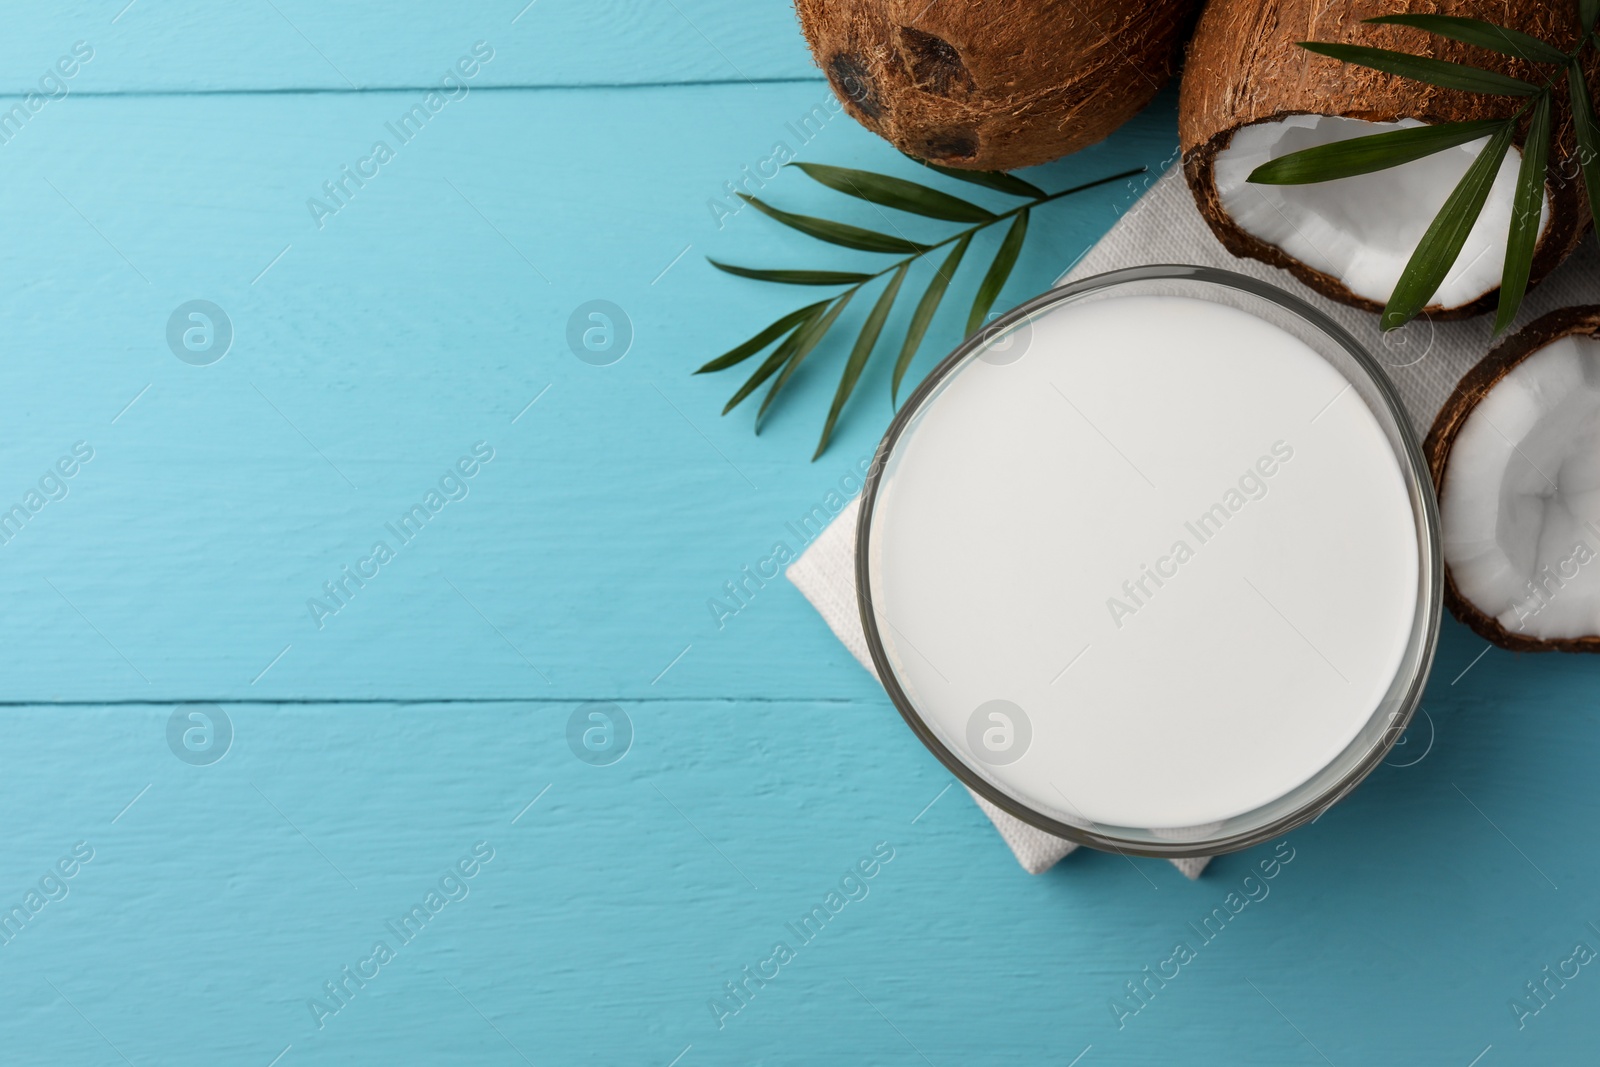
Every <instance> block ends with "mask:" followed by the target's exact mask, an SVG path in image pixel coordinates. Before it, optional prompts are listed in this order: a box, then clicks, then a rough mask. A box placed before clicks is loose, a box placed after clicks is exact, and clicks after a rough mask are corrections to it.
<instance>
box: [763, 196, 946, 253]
mask: <svg viewBox="0 0 1600 1067" xmlns="http://www.w3.org/2000/svg"><path fill="white" fill-rule="evenodd" d="M739 199H740V200H743V201H744V202H745V203H747V204H749V205H750V206H751V207H753V208H755V209H756V210H757V211H759V212H761V213H762V214H763V215H765V216H767V217H768V218H770V219H776V220H777V221H778V222H781V223H783V224H784V225H785V226H788V227H789V228H790V229H794V230H799V231H800V232H801V233H803V234H805V235H806V236H807V237H815V238H816V239H817V240H819V241H827V242H828V243H829V244H835V245H843V246H844V247H845V248H855V249H859V250H860V251H862V252H899V253H908V252H909V253H920V252H926V251H927V250H928V249H929V248H930V247H931V246H929V245H923V244H918V243H917V242H915V241H908V240H906V239H905V238H904V237H891V236H890V235H889V234H886V233H878V232H877V231H875V230H864V229H862V228H861V227H860V226H851V225H850V224H848V223H844V222H834V221H833V220H831V219H819V218H816V217H814V216H812V215H795V214H792V213H790V212H788V211H784V210H782V209H780V208H775V207H773V206H772V205H771V204H768V203H764V202H763V201H761V200H758V199H756V198H755V197H753V196H750V195H748V194H746V193H740V194H739Z"/></svg>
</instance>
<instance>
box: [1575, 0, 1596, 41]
mask: <svg viewBox="0 0 1600 1067" xmlns="http://www.w3.org/2000/svg"><path fill="white" fill-rule="evenodd" d="M1596 15H1600V0H1578V22H1579V24H1581V25H1582V26H1583V32H1584V33H1593V32H1594V20H1595V16H1596Z"/></svg>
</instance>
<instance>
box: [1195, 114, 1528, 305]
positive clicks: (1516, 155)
mask: <svg viewBox="0 0 1600 1067" xmlns="http://www.w3.org/2000/svg"><path fill="white" fill-rule="evenodd" d="M1420 125H1422V123H1421V122H1419V121H1418V120H1416V119H1404V120H1401V121H1399V122H1368V121H1366V120H1364V119H1349V118H1342V117H1339V116H1334V115H1293V116H1290V117H1288V118H1284V119H1277V120H1273V121H1269V122H1261V123H1256V124H1254V125H1251V126H1246V127H1243V128H1242V129H1240V130H1238V131H1237V132H1235V133H1234V135H1233V138H1232V140H1231V142H1230V143H1229V144H1228V145H1227V147H1225V148H1223V149H1222V150H1221V151H1220V152H1218V153H1217V157H1216V163H1215V180H1216V188H1217V195H1218V197H1219V198H1220V200H1221V202H1222V207H1223V209H1224V210H1225V211H1226V212H1227V213H1228V215H1229V216H1230V217H1231V218H1232V219H1233V221H1234V222H1235V223H1237V224H1238V225H1239V227H1240V228H1241V229H1242V230H1244V231H1245V232H1246V233H1248V234H1250V235H1251V236H1253V237H1256V238H1258V239H1259V240H1261V241H1264V242H1265V243H1267V244H1269V245H1272V246H1275V247H1277V248H1279V249H1281V250H1282V251H1283V252H1285V253H1286V254H1287V255H1289V256H1291V257H1293V258H1294V259H1296V260H1299V261H1300V262H1301V263H1304V264H1305V265H1306V266H1308V267H1311V268H1312V269H1314V270H1317V271H1319V272H1321V273H1323V274H1326V275H1328V276H1330V277H1332V278H1333V279H1335V280H1337V281H1338V282H1340V283H1341V284H1342V285H1343V286H1344V287H1345V288H1346V289H1348V290H1349V291H1350V292H1352V293H1354V294H1355V295H1356V296H1359V297H1363V298H1365V299H1367V300H1370V301H1373V302H1374V303H1378V304H1383V303H1386V302H1387V301H1388V299H1389V294H1390V293H1391V292H1393V291H1394V287H1395V283H1396V282H1398V281H1399V280H1400V273H1401V271H1402V270H1404V269H1405V265H1406V263H1407V262H1408V261H1409V260H1410V258H1411V253H1412V252H1413V251H1414V250H1415V249H1416V246H1417V244H1418V242H1420V241H1421V240H1422V236H1423V234H1424V233H1425V232H1427V229H1428V225H1429V223H1431V222H1432V221H1433V217H1434V215H1436V214H1437V213H1438V211H1439V208H1440V207H1442V206H1443V204H1444V202H1445V199H1446V198H1447V197H1448V196H1449V195H1450V192H1451V190H1453V189H1454V188H1455V186H1456V183H1457V182H1459V181H1460V180H1461V176H1462V175H1463V174H1465V173H1466V170H1467V167H1468V166H1470V165H1471V163H1472V161H1473V160H1474V159H1476V158H1477V156H1478V153H1479V152H1480V151H1481V150H1482V149H1483V146H1484V144H1486V143H1487V141H1488V138H1487V137H1485V138H1483V139H1482V140H1478V141H1472V142H1469V143H1468V144H1465V145H1461V146H1460V147H1457V148H1452V149H1447V150H1446V151H1443V152H1438V153H1435V154H1434V155H1431V156H1426V157H1424V158H1422V159H1418V160H1413V161H1412V162H1410V163H1407V164H1404V165H1402V166H1399V167H1392V168H1390V169H1388V170H1382V171H1376V172H1374V173H1372V174H1360V175H1356V176H1355V177H1351V178H1340V179H1338V180H1336V181H1331V182H1317V183H1313V184H1310V185H1252V184H1250V183H1249V182H1248V181H1246V178H1247V177H1248V176H1249V174H1250V172H1251V171H1253V170H1255V169H1256V168H1257V167H1259V166H1261V165H1262V164H1263V163H1267V162H1269V161H1270V160H1274V159H1277V158H1279V157H1280V156H1285V155H1288V154H1289V153H1291V152H1298V151H1300V150H1302V149H1306V148H1314V147H1317V146H1318V145H1324V144H1332V143H1334V142H1337V141H1344V140H1348V139H1350V138H1352V137H1363V136H1366V135H1368V134H1374V133H1382V132H1384V131H1386V130H1398V129H1404V128H1406V127H1412V126H1420ZM1520 165H1521V152H1520V151H1519V150H1517V149H1516V148H1513V149H1512V150H1511V151H1510V152H1508V153H1507V154H1506V158H1505V159H1504V160H1503V161H1502V162H1501V164H1500V170H1499V173H1498V174H1497V175H1496V177H1495V180H1494V185H1493V187H1492V188H1491V189H1490V191H1489V198H1488V200H1487V202H1486V203H1485V204H1484V208H1483V212H1482V214H1481V215H1479V216H1478V220H1477V222H1476V224H1474V226H1473V227H1472V231H1471V232H1470V233H1469V234H1468V236H1467V243H1466V245H1465V246H1464V247H1463V248H1462V250H1461V255H1460V256H1459V257H1458V258H1457V259H1456V263H1455V266H1454V267H1453V268H1452V270H1451V272H1450V274H1449V275H1447V276H1446V278H1445V280H1444V282H1443V283H1442V284H1441V285H1440V286H1439V289H1438V291H1437V292H1436V293H1434V295H1433V299H1432V300H1431V301H1430V302H1429V303H1430V304H1431V305H1434V306H1439V307H1443V308H1455V307H1460V306H1462V305H1464V304H1470V303H1471V302H1473V301H1474V300H1477V299H1478V298H1479V297H1481V296H1483V295H1484V294H1486V293H1489V292H1491V291H1493V290H1494V289H1496V288H1497V287H1498V286H1499V284H1500V275H1501V272H1502V269H1503V268H1504V266H1505V252H1506V246H1505V243H1506V232H1507V229H1508V227H1509V226H1510V223H1511V210H1512V203H1513V198H1514V195H1515V189H1516V178H1517V169H1518V167H1519V166H1520ZM1549 223H1550V198H1549V192H1548V190H1547V191H1546V195H1545V199H1544V203H1543V205H1542V206H1541V209H1540V222H1539V229H1540V235H1541V238H1542V237H1543V235H1544V234H1545V232H1546V231H1547V229H1548V227H1549Z"/></svg>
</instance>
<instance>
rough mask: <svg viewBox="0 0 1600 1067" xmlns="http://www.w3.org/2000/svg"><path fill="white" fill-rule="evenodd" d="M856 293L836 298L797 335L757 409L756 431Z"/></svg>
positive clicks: (851, 292) (759, 430) (853, 291)
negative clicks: (824, 311)
mask: <svg viewBox="0 0 1600 1067" xmlns="http://www.w3.org/2000/svg"><path fill="white" fill-rule="evenodd" d="M855 295H856V290H854V289H851V290H850V291H849V292H847V293H845V294H844V295H843V296H841V297H839V298H838V299H837V300H835V301H834V302H833V306H832V307H831V308H829V309H828V310H827V313H826V314H824V315H823V316H822V317H821V318H818V319H816V320H815V321H814V322H812V323H811V324H810V325H809V326H806V327H803V328H802V329H801V330H800V331H799V332H798V333H797V334H796V335H795V336H796V340H795V346H794V351H793V352H792V353H790V355H789V359H788V361H787V362H786V363H785V364H784V365H783V372H782V373H781V374H779V375H778V377H777V379H776V380H775V381H774V382H773V383H772V387H771V388H770V389H768V390H767V395H766V396H765V397H763V398H762V400H761V406H760V407H759V408H757V409H756V433H760V432H761V423H762V422H763V421H764V420H765V419H766V417H767V409H768V408H770V407H771V406H772V402H773V401H774V400H776V399H777V398H778V394H779V393H780V392H782V391H783V387H784V386H785V385H787V384H788V382H789V379H790V378H791V377H793V375H794V372H795V371H797V370H799V369H800V364H801V363H802V362H803V361H804V360H805V358H806V357H807V356H808V355H810V354H811V350H812V349H813V348H816V347H817V342H818V341H820V340H822V338H823V335H824V334H826V333H827V332H828V331H829V330H831V329H833V324H834V322H835V321H836V320H837V319H838V318H839V313H840V312H842V311H843V310H844V309H845V306H846V305H847V304H849V303H850V298H851V297H853V296H855Z"/></svg>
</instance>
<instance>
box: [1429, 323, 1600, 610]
mask: <svg viewBox="0 0 1600 1067" xmlns="http://www.w3.org/2000/svg"><path fill="white" fill-rule="evenodd" d="M1439 504H1440V518H1441V524H1442V528H1443V534H1444V536H1443V548H1444V558H1445V563H1446V565H1447V566H1448V567H1449V568H1450V574H1451V578H1452V580H1453V581H1454V583H1455V586H1456V590H1457V592H1458V593H1459V594H1460V595H1461V596H1462V597H1464V598H1465V599H1466V600H1467V601H1468V602H1470V604H1471V605H1472V606H1473V607H1475V608H1477V610H1478V611H1480V612H1482V613H1483V614H1484V615H1485V616H1488V617H1489V618H1491V619H1494V620H1495V621H1496V622H1498V623H1499V624H1500V626H1501V627H1502V628H1504V629H1505V630H1506V631H1507V632H1508V633H1510V634H1513V635H1521V636H1525V637H1529V638H1533V639H1536V640H1554V639H1561V638H1574V637H1585V636H1590V635H1594V634H1597V633H1600V341H1595V340H1593V339H1590V338H1588V337H1581V336H1568V337H1563V338H1561V339H1559V340H1557V341H1555V342H1553V343H1551V344H1549V345H1546V346H1545V347H1543V348H1541V349H1539V350H1538V351H1536V352H1534V353H1533V354H1532V355H1530V356H1528V357H1527V358H1526V359H1524V360H1523V361H1522V362H1520V363H1518V364H1517V365H1516V366H1515V367H1513V368H1512V369H1511V370H1510V371H1508V372H1507V373H1506V374H1505V376H1504V377H1502V378H1501V379H1500V380H1499V381H1498V382H1496V383H1495V384H1494V386H1493V387H1492V388H1491V389H1490V390H1489V391H1488V392H1487V393H1486V394H1485V395H1484V396H1483V397H1482V398H1481V399H1480V400H1479V401H1478V403H1477V405H1476V406H1475V407H1474V408H1473V409H1472V412H1471V413H1470V414H1469V415H1468V416H1467V417H1466V419H1465V420H1464V421H1463V423H1462V425H1461V429H1460V431H1459V432H1458V433H1457V436H1456V439H1455V442H1454V444H1453V445H1452V447H1451V450H1450V454H1449V462H1448V464H1447V466H1446V467H1445V472H1444V478H1443V480H1442V486H1441V492H1440V501H1439Z"/></svg>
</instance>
